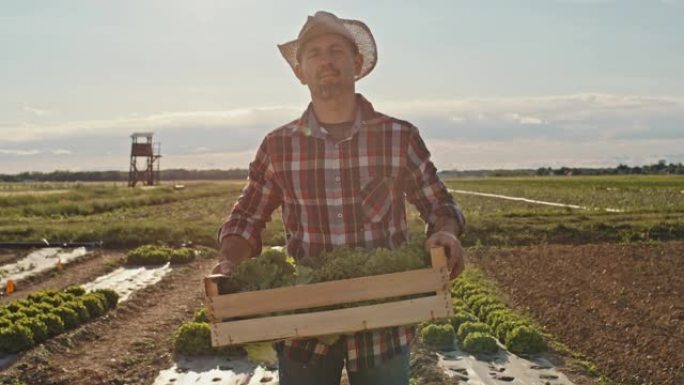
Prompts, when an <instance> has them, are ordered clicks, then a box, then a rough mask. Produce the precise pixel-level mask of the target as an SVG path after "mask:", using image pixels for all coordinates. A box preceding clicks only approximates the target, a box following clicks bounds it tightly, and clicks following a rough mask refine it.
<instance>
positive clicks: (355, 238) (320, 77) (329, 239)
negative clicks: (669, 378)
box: [216, 12, 465, 385]
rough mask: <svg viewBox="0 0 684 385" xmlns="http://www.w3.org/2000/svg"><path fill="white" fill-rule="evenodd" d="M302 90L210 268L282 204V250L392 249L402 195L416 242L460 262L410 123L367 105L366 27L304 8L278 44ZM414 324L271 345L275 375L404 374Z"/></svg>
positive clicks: (241, 255)
mask: <svg viewBox="0 0 684 385" xmlns="http://www.w3.org/2000/svg"><path fill="white" fill-rule="evenodd" d="M279 48H280V51H281V53H282V55H283V57H284V58H285V59H286V60H287V62H288V63H289V64H290V66H291V67H292V69H293V71H294V73H295V75H296V76H297V78H298V79H299V81H300V82H301V83H302V84H303V85H306V86H307V87H308V89H309V93H310V94H311V103H310V105H309V107H308V108H307V110H306V111H305V112H304V114H303V115H302V116H301V118H299V119H297V120H295V121H293V122H291V123H289V124H286V125H284V126H282V127H280V128H278V129H276V130H274V131H272V132H271V133H269V134H268V135H267V136H266V138H265V139H264V141H263V142H262V143H261V146H260V147H259V149H258V151H257V154H256V157H255V159H254V161H253V162H252V163H251V164H250V168H249V183H248V184H247V186H246V187H245V189H244V191H243V193H242V195H241V196H240V198H239V199H238V201H237V202H236V203H235V206H234V207H233V210H232V212H231V214H230V215H229V217H228V219H227V220H226V222H225V223H224V224H223V225H222V226H221V228H220V229H219V242H220V244H221V251H220V260H219V266H217V269H216V270H217V271H220V272H222V273H223V274H230V273H231V272H232V271H233V270H234V268H235V266H236V265H238V264H239V263H240V262H241V261H243V260H245V259H247V258H250V257H252V256H255V255H258V254H259V253H260V251H261V232H262V230H263V229H264V227H265V223H266V222H267V221H269V220H270V216H271V213H272V212H273V211H274V210H275V209H276V208H277V207H279V206H282V215H283V223H284V226H285V231H286V238H287V250H288V253H289V254H290V255H292V256H294V257H295V258H297V259H299V258H303V257H306V256H309V255H317V254H320V253H322V252H325V251H329V250H331V249H333V248H335V247H340V246H349V247H362V248H366V249H372V248H376V247H386V248H390V249H393V248H396V247H399V246H401V245H402V244H404V243H406V242H407V239H408V229H407V225H406V214H405V200H408V201H409V202H410V203H412V204H413V205H414V206H416V208H417V209H418V211H419V213H420V215H421V218H422V219H423V220H424V221H425V222H426V224H427V233H428V234H427V235H428V239H427V241H426V244H425V246H426V248H428V249H429V248H430V247H433V246H438V245H439V246H445V247H447V248H448V250H449V268H450V271H451V277H452V278H454V277H456V276H457V275H458V274H459V273H460V272H461V271H462V270H463V249H462V247H461V244H460V243H459V240H458V238H457V236H458V235H460V234H461V233H462V232H463V229H464V225H465V220H464V218H463V215H462V214H461V212H460V211H459V209H458V208H457V206H456V204H455V203H454V201H453V199H452V197H451V196H450V195H449V194H448V192H447V190H446V188H445V186H444V185H443V184H442V182H441V181H440V180H439V178H438V177H437V174H436V169H435V167H434V166H433V164H432V162H430V160H429V155H430V154H429V152H428V151H427V149H426V148H425V145H424V143H423V141H422V139H421V138H420V136H419V134H418V130H417V129H416V128H415V127H414V126H412V125H411V124H410V123H407V122H405V121H401V120H398V119H395V118H392V117H389V116H386V115H383V114H381V113H379V112H376V111H375V110H374V109H373V106H372V105H371V104H370V103H369V102H368V101H367V100H366V99H365V98H364V97H363V96H361V95H360V94H356V93H355V84H356V81H357V80H359V79H361V78H362V77H364V76H366V75H367V74H368V73H369V72H370V71H371V70H372V69H373V68H374V66H375V63H376V61H377V51H376V46H375V41H374V39H373V35H372V34H371V32H370V30H369V29H368V27H367V26H366V25H365V24H364V23H362V22H360V21H356V20H345V19H339V18H337V17H336V16H335V15H333V14H331V13H327V12H318V13H316V14H315V15H314V16H310V17H309V18H308V20H307V22H306V23H305V24H304V26H303V27H302V29H301V31H300V33H299V36H298V38H297V39H296V40H294V41H291V42H288V43H285V44H283V45H280V46H279ZM414 333H415V328H414V327H413V326H405V327H395V328H388V329H383V330H376V331H371V332H362V333H356V334H355V335H350V336H345V337H344V338H341V339H340V340H338V342H336V343H335V344H334V345H331V346H329V345H326V344H325V343H323V342H320V341H318V340H317V339H305V340H292V341H285V342H284V343H280V344H279V346H278V352H279V354H278V357H279V375H280V383H281V385H333V384H339V382H340V373H341V370H342V367H343V366H344V365H345V362H346V366H347V371H348V373H349V380H350V383H351V385H370V384H373V385H383V384H387V385H389V384H391V385H401V384H406V385H408V383H409V349H410V346H409V345H410V343H411V341H412V340H413V338H414Z"/></svg>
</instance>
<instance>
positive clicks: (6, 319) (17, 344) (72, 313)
mask: <svg viewBox="0 0 684 385" xmlns="http://www.w3.org/2000/svg"><path fill="white" fill-rule="evenodd" d="M118 300H119V295H118V294H117V293H116V292H115V291H113V290H110V289H98V290H95V291H92V292H90V293H86V291H85V289H83V288H82V287H80V286H72V287H69V288H67V289H65V290H64V291H56V290H45V291H40V292H36V293H32V294H29V295H28V297H27V298H26V299H21V300H16V301H12V302H10V303H9V304H7V305H5V306H2V307H0V356H5V355H8V354H15V353H19V352H22V351H24V350H27V349H30V348H31V347H33V346H35V345H37V344H39V343H41V342H43V341H45V340H46V339H48V338H51V337H54V336H56V335H58V334H61V333H63V332H64V331H66V330H71V329H75V328H77V327H78V326H79V325H81V324H83V323H86V322H88V321H90V320H92V319H95V318H97V317H100V316H102V315H104V314H105V313H106V312H107V311H109V310H110V309H113V308H114V307H116V304H117V302H118Z"/></svg>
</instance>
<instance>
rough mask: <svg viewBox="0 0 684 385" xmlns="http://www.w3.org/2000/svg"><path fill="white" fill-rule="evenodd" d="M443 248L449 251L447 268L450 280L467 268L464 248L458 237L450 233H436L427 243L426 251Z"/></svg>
mask: <svg viewBox="0 0 684 385" xmlns="http://www.w3.org/2000/svg"><path fill="white" fill-rule="evenodd" d="M437 246H442V247H444V248H445V249H446V251H447V258H448V261H447V267H448V268H449V279H454V278H456V277H458V275H459V274H461V273H462V272H463V269H464V268H465V261H464V259H463V246H461V241H459V240H458V238H456V236H455V235H454V234H453V233H451V232H448V231H436V232H434V233H433V234H432V235H431V236H430V238H428V239H427V240H426V241H425V249H426V250H427V251H430V249H431V248H433V247H437Z"/></svg>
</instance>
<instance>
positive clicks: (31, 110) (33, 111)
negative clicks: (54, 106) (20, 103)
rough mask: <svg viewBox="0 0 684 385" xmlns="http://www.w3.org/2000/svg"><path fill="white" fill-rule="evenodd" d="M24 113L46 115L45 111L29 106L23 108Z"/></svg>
mask: <svg viewBox="0 0 684 385" xmlns="http://www.w3.org/2000/svg"><path fill="white" fill-rule="evenodd" d="M24 112H28V113H29V114H32V115H35V116H43V115H45V114H46V113H47V110H42V109H39V108H34V107H31V106H24Z"/></svg>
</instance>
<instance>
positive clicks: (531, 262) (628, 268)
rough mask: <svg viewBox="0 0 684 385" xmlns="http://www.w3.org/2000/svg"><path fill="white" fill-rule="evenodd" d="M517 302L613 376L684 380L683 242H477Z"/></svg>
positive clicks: (630, 380) (482, 260)
mask: <svg viewBox="0 0 684 385" xmlns="http://www.w3.org/2000/svg"><path fill="white" fill-rule="evenodd" d="M471 259H473V260H474V262H475V263H476V264H479V265H480V266H481V267H483V268H484V269H485V270H486V271H487V272H488V273H489V274H490V275H491V276H493V277H494V278H495V280H496V281H497V282H498V284H499V285H500V287H501V288H502V289H503V290H504V291H505V293H507V294H508V295H509V296H510V299H511V301H512V302H513V304H514V305H516V306H517V307H518V308H519V309H520V310H522V311H524V312H527V313H529V314H531V315H532V316H533V318H535V319H536V320H538V321H539V322H540V323H541V325H542V326H543V327H544V328H545V329H546V330H547V331H548V332H551V333H552V334H554V335H556V336H558V337H559V338H560V340H561V341H563V342H565V343H566V344H568V345H569V346H570V347H571V348H573V349H576V350H578V351H580V352H583V353H584V354H585V355H586V356H588V357H589V358H590V359H591V360H593V361H594V362H596V363H597V364H598V365H599V367H600V369H601V370H602V372H604V373H606V374H607V375H608V376H609V377H610V378H611V379H613V380H615V381H616V382H617V383H619V384H634V385H637V384H639V385H641V384H648V385H651V384H652V385H656V384H657V385H678V384H684V337H683V336H684V243H683V242H669V243H660V244H636V245H635V244H629V245H607V244H606V245H585V246H538V247H525V248H511V249H502V250H484V251H480V252H474V253H472V254H471Z"/></svg>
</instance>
